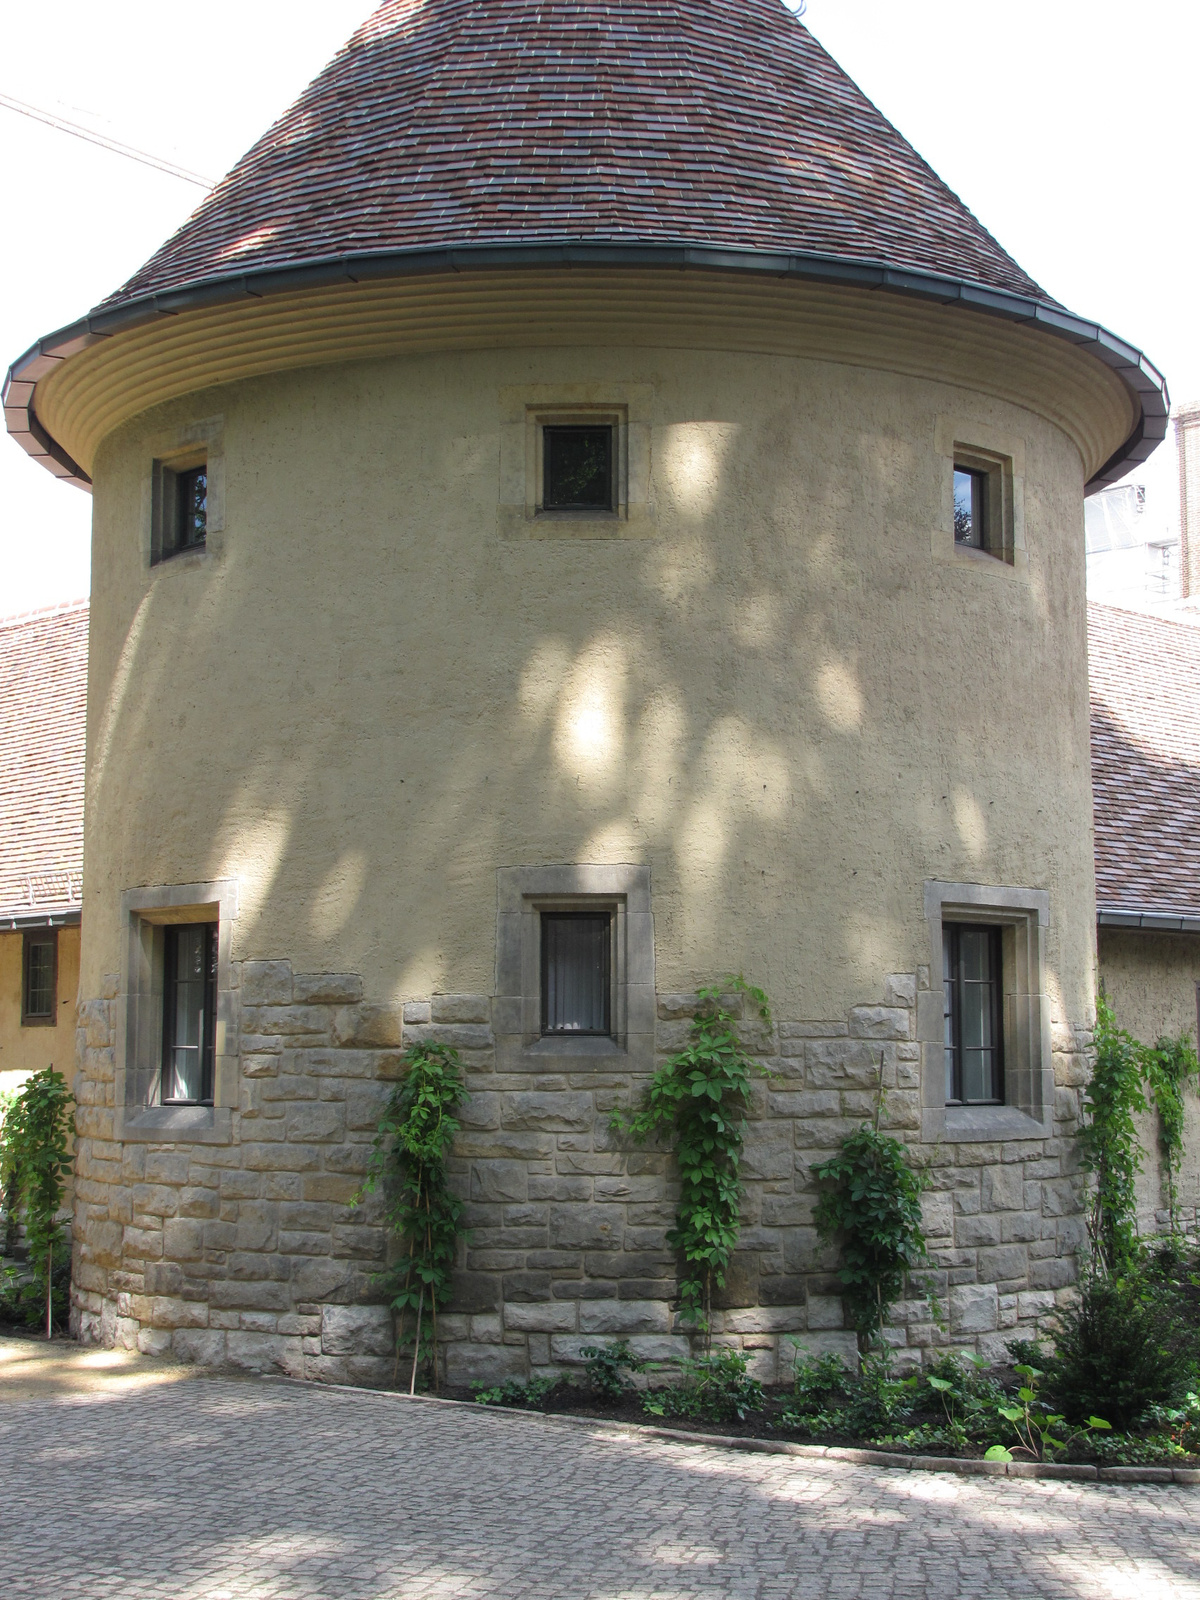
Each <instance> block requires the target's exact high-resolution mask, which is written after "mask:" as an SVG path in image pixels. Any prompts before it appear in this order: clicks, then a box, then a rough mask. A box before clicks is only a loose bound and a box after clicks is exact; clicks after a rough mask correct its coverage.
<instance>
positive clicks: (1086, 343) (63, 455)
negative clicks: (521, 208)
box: [4, 241, 1170, 492]
mask: <svg viewBox="0 0 1200 1600" xmlns="http://www.w3.org/2000/svg"><path fill="white" fill-rule="evenodd" d="M581 269H583V270H584V271H585V272H586V271H587V270H593V271H595V270H611V269H623V270H625V271H630V270H636V271H639V272H642V273H650V272H687V273H698V274H700V273H702V274H715V275H722V276H726V277H732V276H734V275H738V276H741V277H742V278H743V279H745V278H747V277H749V278H757V279H759V280H760V281H762V280H772V279H774V280H780V281H781V282H789V281H790V282H802V283H810V284H814V285H816V284H821V285H831V286H834V287H841V288H845V289H852V290H858V291H871V292H875V293H882V294H885V295H889V296H901V297H905V298H907V299H909V300H910V301H916V302H921V303H924V304H925V305H927V306H932V305H936V306H941V307H945V308H947V309H948V310H950V311H953V310H955V309H959V310H962V311H967V312H973V313H977V314H980V315H982V316H984V317H990V318H998V319H1001V320H1002V321H1004V322H1007V323H1009V324H1011V325H1014V326H1019V327H1022V328H1025V329H1028V330H1030V331H1033V332H1035V333H1037V334H1043V335H1046V336H1047V337H1049V338H1051V339H1054V340H1058V341H1062V342H1064V343H1065V344H1067V345H1070V346H1071V347H1073V348H1074V349H1075V350H1076V351H1078V352H1080V353H1082V354H1083V355H1085V356H1087V357H1091V358H1093V359H1094V360H1096V361H1098V362H1100V363H1101V364H1102V365H1103V366H1104V367H1106V368H1107V369H1109V371H1110V372H1112V373H1113V374H1115V376H1116V377H1117V378H1118V379H1119V381H1120V384H1121V386H1122V388H1123V389H1124V390H1125V392H1126V394H1127V395H1128V397H1129V400H1130V402H1131V406H1132V416H1133V419H1134V420H1133V423H1132V426H1131V427H1130V428H1129V429H1128V431H1127V433H1126V435H1125V437H1124V439H1123V440H1122V441H1121V442H1120V443H1119V444H1118V446H1117V448H1116V449H1115V450H1113V451H1112V453H1111V454H1110V455H1109V456H1108V457H1107V459H1105V460H1103V461H1102V462H1101V463H1100V464H1099V465H1098V466H1097V467H1096V468H1095V470H1093V471H1092V473H1091V475H1090V477H1089V479H1088V483H1087V489H1088V491H1089V492H1091V491H1094V490H1096V489H1099V488H1103V487H1104V486H1105V485H1106V484H1109V483H1113V482H1115V481H1116V480H1117V479H1119V478H1121V477H1123V476H1124V475H1125V474H1126V473H1127V472H1128V471H1129V470H1130V469H1131V467H1133V466H1134V465H1136V464H1137V462H1139V461H1142V460H1145V458H1146V457H1147V456H1148V455H1149V454H1150V453H1151V451H1152V450H1153V449H1154V448H1155V446H1156V445H1157V444H1158V443H1159V442H1160V440H1161V439H1163V437H1164V436H1165V434H1166V431H1167V420H1168V413H1169V409H1170V399H1169V396H1168V393H1167V385H1166V380H1165V379H1164V378H1163V376H1162V374H1161V373H1160V372H1158V371H1157V369H1156V368H1155V367H1154V366H1153V365H1152V364H1151V363H1150V362H1149V361H1148V360H1147V359H1146V358H1145V356H1144V355H1142V353H1141V351H1139V350H1137V349H1135V348H1134V347H1133V346H1132V345H1129V344H1126V343H1125V342H1124V341H1123V340H1121V339H1118V338H1117V337H1116V336H1115V335H1113V334H1111V333H1109V332H1108V331H1107V330H1106V329H1104V328H1102V327H1100V326H1099V324H1097V323H1092V322H1087V321H1085V320H1084V319H1082V318H1080V317H1076V316H1073V315H1072V314H1071V313H1069V312H1066V311H1063V310H1062V309H1061V308H1059V307H1057V306H1053V305H1049V304H1047V303H1046V302H1044V301H1040V300H1034V299H1029V298H1025V297H1023V296H1021V295H1017V294H1012V293H1009V292H1008V291H1006V290H1001V289H991V288H986V287H983V286H981V285H979V284H973V283H966V282H963V281H961V280H958V279H954V278H945V277H939V276H937V275H934V274H931V273H922V272H913V271H907V270H904V269H899V268H895V267H889V266H886V265H884V264H881V263H876V262H869V261H845V260H839V259H833V258H830V257H824V256H813V255H794V254H792V255H784V254H772V253H769V252H761V251H740V250H729V249H715V248H706V247H702V246H695V245H661V244H654V245H640V244H611V245H595V244H579V243H572V242H569V241H567V242H562V243H557V244H537V245H512V246H494V245H488V246H479V247H469V248H460V249H449V250H421V251H411V252H396V253H393V254H388V255H382V256H381V255H362V256H357V255H342V256H337V257H334V258H328V259H323V260H316V261H308V262H302V263H298V264H296V265H295V266H292V267H289V268H287V269H285V270H272V271H265V272H258V273H238V274H230V275H228V276H223V277H218V278H211V279H208V280H205V281H204V282H201V283H196V284H193V285H191V286H189V287H187V288H184V289H179V290H175V291H172V292H170V293H167V294H157V295H150V296H147V297H145V298H143V299H140V300H134V301H131V302H129V303H127V304H125V305H122V306H120V307H118V308H116V309H113V310H109V311H104V312H95V313H93V314H91V315H90V316H87V317H84V318H83V319H81V320H80V321H79V322H76V323H73V324H72V325H71V326H70V327H67V328H63V329H60V330H59V331H58V332H57V333H52V334H50V335H48V336H47V337H46V338H44V339H40V340H39V341H38V342H37V344H36V345H34V346H33V347H32V349H30V350H28V351H26V353H25V354H24V355H23V356H21V357H20V358H19V359H18V360H16V361H15V362H14V363H13V364H12V366H11V367H10V368H9V371H8V376H7V379H6V381H5V385H4V416H5V424H6V426H7V428H8V431H9V433H10V434H12V436H13V437H14V438H15V439H16V441H17V443H18V444H20V445H21V446H22V448H23V449H25V450H26V451H27V453H28V454H29V455H31V456H32V457H33V458H34V459H35V460H37V461H39V462H40V463H41V465H43V466H44V467H46V468H47V470H48V471H50V472H52V473H53V474H54V475H55V476H56V477H59V478H63V479H65V480H67V481H68V482H70V483H74V484H76V485H77V486H79V487H80V488H84V489H87V488H90V485H91V478H90V476H89V474H88V472H87V470H86V469H85V467H84V466H82V465H81V464H80V463H79V462H78V461H77V460H76V459H75V458H74V456H73V455H72V454H71V452H70V450H69V449H68V447H67V445H66V444H65V443H64V442H63V440H62V438H61V437H58V436H56V432H55V430H54V428H53V427H52V426H51V425H50V422H49V414H50V412H51V411H52V410H53V411H57V410H60V409H62V408H61V407H51V406H49V405H47V406H44V407H42V408H41V409H42V411H43V413H44V415H39V405H38V389H39V385H42V384H43V383H45V382H47V381H48V380H51V379H54V380H55V382H54V385H53V387H54V388H55V389H58V390H61V389H62V386H63V380H64V379H65V378H66V377H67V372H68V368H69V367H70V365H71V363H73V362H76V361H77V358H79V357H81V356H82V355H83V354H84V353H85V352H87V351H89V350H93V349H95V347H96V346H99V345H108V344H112V343H113V342H114V341H121V340H122V339H123V336H129V335H132V334H135V333H139V332H140V333H142V334H143V335H144V334H145V332H146V330H149V329H153V328H154V327H155V326H156V325H157V326H158V327H160V328H163V329H164V330H165V328H167V327H168V326H170V325H171V324H172V323H178V320H179V319H180V318H184V317H186V316H187V315H188V314H189V313H193V312H201V311H212V310H214V309H219V308H231V307H236V306H238V305H239V304H254V303H258V304H261V303H262V302H264V301H269V300H272V299H276V298H277V297H282V296H289V297H292V298H293V300H295V299H297V297H303V296H305V295H306V294H307V293H309V292H311V291H316V290H322V289H324V290H329V289H336V288H337V287H339V286H352V285H362V284H368V285H369V284H378V283H384V282H386V281H387V280H395V279H415V278H426V279H428V278H436V277H437V276H439V275H441V276H442V277H444V278H445V277H449V278H461V277H462V275H464V274H494V273H497V272H508V273H513V272H519V271H522V270H524V271H526V272H536V273H539V274H541V275H545V274H546V273H548V272H550V273H552V272H554V271H555V270H560V271H564V272H568V273H571V272H579V271H580V270H581ZM301 320H302V317H301ZM504 342H509V341H507V340H506V341H504ZM581 342H587V341H586V340H581ZM381 353H382V352H381ZM361 354H362V352H360V351H359V350H357V349H353V350H347V351H346V352H345V354H344V356H341V355H339V353H338V352H337V350H336V348H335V349H333V350H332V351H330V350H329V349H328V348H327V349H326V351H325V353H324V354H316V353H314V354H312V355H311V357H310V359H308V360H303V361H301V362H295V361H283V360H279V359H276V360H274V361H270V362H267V363H266V364H265V365H263V366H262V367H261V368H260V369H259V370H277V369H278V368H280V367H282V366H289V365H318V364H320V363H321V362H322V361H325V362H328V361H335V360H338V359H357V358H359V357H360V355H361ZM81 365H82V364H81ZM250 370H251V369H247V371H246V372H245V373H242V374H239V375H242V376H248V375H250ZM209 381H229V379H228V378H226V379H224V380H221V379H220V378H216V379H210V380H209ZM205 386H206V384H205V382H203V381H201V382H197V383H193V384H190V385H189V386H188V389H191V390H195V389H199V388H201V387H205ZM171 392H172V393H176V394H177V393H181V392H187V389H180V388H178V387H176V388H175V389H173V390H172V391H171ZM164 397H165V396H161V395H149V396H148V397H146V398H145V405H149V404H153V403H155V401H156V400H157V399H159V398H164ZM145 405H143V406H141V407H139V408H138V409H145ZM132 414H133V413H132V412H130V413H128V415H132ZM120 420H125V419H124V418H122V419H120ZM113 425H116V424H115V423H114V424H113ZM63 431H64V430H63V429H62V428H61V427H59V428H58V433H60V434H61V433H62V432H63ZM1110 437H1111V436H1110ZM78 453H82V452H78Z"/></svg>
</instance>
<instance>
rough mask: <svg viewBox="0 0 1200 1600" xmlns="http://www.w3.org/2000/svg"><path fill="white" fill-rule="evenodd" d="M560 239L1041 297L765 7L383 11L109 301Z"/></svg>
mask: <svg viewBox="0 0 1200 1600" xmlns="http://www.w3.org/2000/svg"><path fill="white" fill-rule="evenodd" d="M563 241H575V242H585V243H593V244H600V243H605V244H614V243H617V244H620V243H626V244H636V243H638V242H643V243H654V244H667V243H671V244H680V243H682V244H687V245H693V246H695V245H701V246H703V245H707V246H716V247H720V248H722V249H737V250H747V251H784V252H797V253H812V254H817V255H822V256H828V257H834V258H837V259H839V260H842V261H846V260H852V261H870V262H875V263H885V264H887V265H890V266H897V267H902V268H909V269H913V270H917V271H922V272H927V273H933V274H941V275H945V276H947V277H950V278H953V279H957V280H962V281H966V282H970V283H975V284H980V285H984V286H987V287H990V288H993V289H1003V290H1008V291H1011V292H1014V293H1016V294H1020V295H1028V296H1033V297H1035V298H1037V299H1041V300H1043V301H1047V300H1048V297H1047V296H1046V295H1045V294H1043V293H1042V291H1041V290H1039V289H1038V287H1037V285H1036V284H1035V283H1034V282H1033V281H1032V280H1031V279H1030V278H1029V277H1028V276H1027V275H1026V274H1025V273H1024V272H1023V271H1022V270H1021V268H1020V267H1019V266H1018V265H1017V264H1016V262H1015V261H1013V260H1012V258H1011V257H1010V256H1008V255H1007V254H1006V253H1005V252H1004V251H1003V250H1002V249H1001V248H1000V246H999V245H998V244H997V243H996V241H995V240H994V239H993V238H992V236H991V235H990V234H989V233H988V232H987V230H986V229H985V228H984V227H983V226H982V225H981V224H980V223H979V222H978V221H977V220H976V218H975V217H974V216H973V215H972V214H971V212H970V211H968V210H967V208H966V206H965V205H963V203H962V201H961V200H959V199H958V197H957V196H956V195H955V194H953V193H952V192H951V190H950V189H948V188H947V187H946V185H945V184H944V183H943V182H942V181H941V179H940V178H938V176H937V174H936V173H934V172H933V171H932V170H931V169H930V168H929V167H928V166H927V165H926V163H925V162H924V161H922V160H921V158H920V156H918V155H917V153H916V152H915V151H914V150H913V149H912V147H911V146H910V145H909V144H907V143H906V141H905V140H904V139H903V138H902V137H901V136H900V134H899V133H898V132H897V131H896V129H895V128H893V127H892V125H891V124H890V123H889V122H888V121H887V120H886V119H885V118H884V117H883V116H881V114H880V113H879V112H878V111H877V110H876V109H875V107H874V106H873V105H872V104H871V102H870V101H869V100H868V99H867V98H866V96H865V95H863V94H862V93H861V91H860V90H859V89H858V88H856V86H855V85H854V84H853V83H852V82H851V81H850V79H849V78H848V77H847V76H846V74H845V73H844V72H843V71H842V70H841V69H840V68H839V67H838V65H837V64H836V62H834V61H833V60H831V58H830V57H829V56H828V55H827V54H826V52H825V51H824V50H823V49H822V48H821V46H820V45H819V44H818V43H817V41H816V40H815V39H814V38H813V37H812V35H811V34H810V33H809V32H808V30H807V29H806V28H805V27H804V26H803V24H802V23H801V22H800V21H799V20H798V19H797V18H796V17H795V16H793V15H792V14H791V13H790V12H789V11H787V10H786V9H785V7H784V6H783V5H782V4H781V0H386V3H385V4H384V5H382V6H380V7H379V9H378V10H377V11H376V12H375V13H374V14H373V15H372V16H371V17H370V18H369V19H368V20H367V21H366V22H365V23H364V24H363V26H362V27H361V28H360V29H359V30H358V32H357V33H356V34H355V35H354V37H353V38H352V39H351V40H350V42H349V43H348V44H347V45H346V46H345V48H344V49H343V50H342V51H341V52H340V54H339V55H338V56H337V57H336V58H335V59H334V60H333V62H332V63H331V64H330V65H329V66H328V67H327V68H326V69H325V71H324V72H322V73H321V75H320V76H319V77H318V78H317V79H316V81H315V82H314V83H313V84H312V85H311V86H310V87H309V88H308V89H307V90H306V91H305V93H304V94H303V95H302V96H301V97H300V99H299V100H298V101H297V102H296V104H295V105H294V106H293V107H292V109H291V110H290V111H289V112H287V114H286V115H285V116H284V117H283V118H281V120H280V121H279V122H277V123H276V125H275V126H274V127H273V128H272V129H271V130H270V131H269V132H268V133H267V134H266V135H265V136H264V137H263V138H262V139H260V140H259V142H258V143H257V144H256V145H255V146H254V147H253V149H252V150H250V151H249V153H248V154H247V155H246V156H244V157H243V158H242V160H241V161H239V162H238V164H237V166H236V167H234V169H233V171H232V172H231V173H230V174H229V176H228V177H227V178H226V179H225V180H224V181H223V182H222V183H221V184H220V185H219V186H218V187H217V189H216V190H214V192H213V193H212V195H211V196H210V197H209V198H208V199H207V200H206V201H205V202H204V203H203V204H202V205H201V207H200V209H199V210H198V211H197V212H196V213H195V215H194V216H193V217H192V218H191V219H190V220H189V221H188V222H186V223H185V224H184V226H183V227H182V228H181V229H180V230H179V232H178V233H177V234H176V235H175V237H174V238H173V239H171V240H169V241H168V243H167V244H165V245H164V246H163V247H162V249H161V250H159V251H158V252H157V254H156V255H154V256H153V257H152V258H151V259H150V261H149V262H148V263H147V264H146V266H144V267H143V268H142V270H141V271H140V272H138V273H137V274H135V276H134V277H132V278H131V279H130V280H129V282H128V283H127V284H125V285H124V287H123V288H122V289H121V290H120V291H119V292H118V293H117V294H116V295H114V296H113V297H112V298H111V299H110V300H109V301H107V302H106V305H108V306H115V305H119V304H121V303H123V302H125V301H129V300H135V299H141V298H143V297H145V296H146V295H148V294H154V293H161V292H164V291H168V290H175V289H179V288H182V287H184V286H186V285H190V284H196V283H200V282H203V281H208V280H211V279H213V278H214V277H224V276H228V275H230V274H239V273H250V272H259V271H263V270H267V269H271V268H282V267H287V266H293V265H296V264H298V263H302V262H311V261H313V260H314V259H327V258H330V257H335V258H336V257H339V256H343V255H346V254H363V253H365V254H368V255H369V254H371V253H384V254H388V253H394V252H400V251H421V250H429V249H440V248H445V247H456V246H457V247H461V246H478V245H493V246H495V245H505V246H512V245H522V244H525V245H535V244H546V243H560V242H563Z"/></svg>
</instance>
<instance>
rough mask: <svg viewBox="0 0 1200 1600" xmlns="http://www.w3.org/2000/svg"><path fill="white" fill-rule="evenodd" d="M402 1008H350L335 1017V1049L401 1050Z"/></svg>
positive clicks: (373, 1006) (359, 1006)
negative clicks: (337, 1047)
mask: <svg viewBox="0 0 1200 1600" xmlns="http://www.w3.org/2000/svg"><path fill="white" fill-rule="evenodd" d="M403 1032H404V1024H403V1011H402V1008H401V1007H400V1006H381V1005H355V1006H346V1007H344V1008H343V1009H342V1010H340V1011H335V1012H334V1014H333V1028H332V1037H333V1042H334V1044H335V1045H340V1046H342V1047H344V1048H351V1049H356V1050H389V1049H397V1048H399V1046H400V1044H401V1043H402V1040H403Z"/></svg>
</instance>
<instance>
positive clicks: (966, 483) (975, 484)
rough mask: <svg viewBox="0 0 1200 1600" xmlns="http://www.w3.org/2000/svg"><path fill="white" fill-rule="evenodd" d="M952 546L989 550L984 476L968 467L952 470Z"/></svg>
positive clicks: (985, 480)
mask: <svg viewBox="0 0 1200 1600" xmlns="http://www.w3.org/2000/svg"><path fill="white" fill-rule="evenodd" d="M954 542H955V544H966V545H970V546H971V548H972V549H974V550H986V549H987V548H988V538H987V474H986V473H984V472H977V471H975V470H974V469H973V468H971V467H959V466H956V467H955V468H954Z"/></svg>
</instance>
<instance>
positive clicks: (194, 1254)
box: [130, 1217, 204, 1261]
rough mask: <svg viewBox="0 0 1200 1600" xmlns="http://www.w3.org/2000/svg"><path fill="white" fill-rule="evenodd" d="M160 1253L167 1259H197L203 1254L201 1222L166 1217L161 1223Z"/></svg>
mask: <svg viewBox="0 0 1200 1600" xmlns="http://www.w3.org/2000/svg"><path fill="white" fill-rule="evenodd" d="M130 1231H132V1230H130ZM162 1254H163V1255H164V1256H166V1258H167V1259H168V1260H169V1261H196V1260H198V1259H199V1258H200V1257H201V1256H202V1255H203V1254H204V1226H203V1224H202V1223H200V1222H197V1221H193V1220H192V1219H191V1218H187V1217H171V1218H168V1220H167V1221H166V1222H164V1223H163V1231H162Z"/></svg>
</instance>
